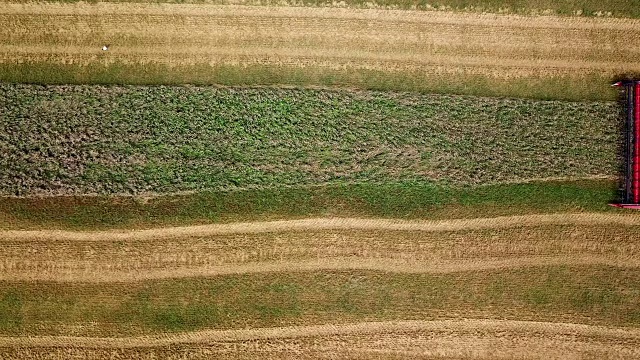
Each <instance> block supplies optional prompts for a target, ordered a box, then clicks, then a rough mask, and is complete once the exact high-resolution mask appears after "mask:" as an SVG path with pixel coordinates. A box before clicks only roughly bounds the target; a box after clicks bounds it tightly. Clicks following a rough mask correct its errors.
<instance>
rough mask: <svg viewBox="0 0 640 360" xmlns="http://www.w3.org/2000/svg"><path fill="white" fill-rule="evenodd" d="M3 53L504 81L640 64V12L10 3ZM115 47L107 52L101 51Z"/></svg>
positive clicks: (79, 60) (2, 56) (1, 34)
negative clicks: (591, 14) (615, 15)
mask: <svg viewBox="0 0 640 360" xmlns="http://www.w3.org/2000/svg"><path fill="white" fill-rule="evenodd" d="M0 21H1V22H2V23H3V24H6V26H4V27H3V28H2V29H0V39H2V40H1V41H0V62H4V63H20V62H24V61H51V62H52V63H58V64H60V63H64V64H69V63H71V64H89V63H93V62H95V61H100V62H103V63H105V64H109V63H114V62H119V63H124V64H138V63H140V64H145V63H150V62H155V63H162V64H167V65H171V66H182V65H193V64H204V63H207V64H210V65H224V64H228V65H238V66H249V65H256V64H258V65H260V64H262V65H287V66H294V67H322V68H328V69H370V70H384V71H394V72H397V71H400V72H402V71H417V70H418V71H423V72H425V73H432V74H440V75H446V74H450V75H454V74H458V75H462V74H469V75H487V76H491V77H496V78H512V77H522V76H542V77H546V76H560V75H580V74H582V73H584V72H590V73H591V72H597V73H600V74H609V75H615V74H619V73H622V72H630V71H640V67H638V62H637V61H636V59H637V58H638V55H640V44H638V43H634V42H633V41H630V39H635V38H640V22H638V20H632V19H603V18H560V17H551V16H540V17H526V16H515V15H493V14H492V15H490V14H461V13H449V12H441V11H437V12H424V11H395V10H375V9H339V8H288V7H260V6H216V5H204V4H201V5H196V4H183V5H176V4H113V3H111V4H109V3H98V4H91V5H89V4H83V3H76V4H35V3H34V4H3V8H2V9H0ZM104 43H108V44H111V46H112V47H111V49H110V50H109V51H108V52H103V51H102V50H101V49H100V48H101V46H102V44H104Z"/></svg>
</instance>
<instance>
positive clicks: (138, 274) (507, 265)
mask: <svg viewBox="0 0 640 360" xmlns="http://www.w3.org/2000/svg"><path fill="white" fill-rule="evenodd" d="M556 265H568V266H572V265H574V266H575V265H577V266H589V265H601V266H602V265H604V266H612V267H620V268H640V259H637V258H632V257H611V256H595V255H570V256H567V255H565V256H524V257H512V258H488V259H474V260H433V261H407V260H396V259H386V258H349V257H336V258H328V259H319V260H303V261H278V262H255V263H248V264H237V265H236V264H229V265H221V266H200V267H176V268H164V269H157V268H154V269H145V268H140V269H131V270H113V271H109V270H104V269H101V270H99V271H97V270H94V271H91V270H89V271H88V270H85V269H62V270H59V269H56V270H47V271H38V270H21V271H15V272H8V271H3V272H2V273H0V281H52V282H86V283H121V282H136V281H145V280H159V279H178V278H193V277H211V276H219V275H232V274H258V273H273V272H303V271H320V270H337V271H340V270H372V271H383V272H393V273H414V274H423V273H430V274H446V273H456V272H466V271H485V270H500V269H514V268H522V267H544V266H556Z"/></svg>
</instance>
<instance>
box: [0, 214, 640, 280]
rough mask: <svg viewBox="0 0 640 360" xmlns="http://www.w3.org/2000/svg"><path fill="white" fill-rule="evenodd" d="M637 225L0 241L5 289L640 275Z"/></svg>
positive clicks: (419, 226) (315, 222)
mask: <svg viewBox="0 0 640 360" xmlns="http://www.w3.org/2000/svg"><path fill="white" fill-rule="evenodd" d="M638 226H640V223H638V219H637V218H635V217H624V216H623V217H621V216H608V215H601V214H573V215H571V214H566V215H563V214H557V215H542V216H536V215H531V216H526V217H524V216H514V217H501V218H493V219H473V220H453V221H433V222H402V221H400V222H399V221H388V220H364V219H311V220H300V221H283V222H270V223H242V224H231V225H214V226H196V227H190V228H165V229H153V230H144V231H133V232H119V231H109V232H86V233H81V232H55V231H54V232H50V231H6V232H1V233H0V244H2V247H1V248H0V270H1V271H2V272H1V273H0V280H8V281H30V280H31V281H36V280H37V281H59V282H73V281H81V282H122V281H141V280H149V279H163V278H188V277H194V276H198V277H208V276H216V275H225V274H250V273H265V272H286V271H317V270H348V269H353V270H379V271H391V272H401V273H452V272H465V271H481V270H491V269H513V268H519V267H532V266H550V265H607V266H613V267H628V268H637V267H640V262H639V261H637V258H638V255H640V249H639V248H638V246H637V244H636V242H635V240H634V234H636V233H637V229H638ZM24 254H29V256H28V257H27V258H25V257H24Z"/></svg>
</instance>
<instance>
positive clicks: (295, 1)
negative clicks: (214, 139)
mask: <svg viewBox="0 0 640 360" xmlns="http://www.w3.org/2000/svg"><path fill="white" fill-rule="evenodd" d="M4 1H6V2H13V3H23V2H28V1H25V0H4ZM49 1H50V2H69V3H71V2H78V1H81V0H49ZM83 1H86V0H83ZM103 1H104V2H134V3H136V2H142V3H179V4H189V3H191V4H193V3H195V4H202V3H207V4H220V5H228V4H234V5H266V6H331V7H333V6H338V7H351V8H384V9H403V10H434V9H435V10H454V11H465V12H478V13H484V12H493V13H512V14H513V13H515V14H523V15H539V14H545V15H569V16H615V17H630V18H638V17H640V2H638V0H601V1H595V0H582V1H572V0H556V1H554V0H536V1H526V0H369V1H367V0H342V1H335V0H285V1H282V0H88V2H91V3H96V2H103Z"/></svg>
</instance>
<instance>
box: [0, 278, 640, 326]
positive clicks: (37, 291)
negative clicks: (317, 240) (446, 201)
mask: <svg viewBox="0 0 640 360" xmlns="http://www.w3.org/2000/svg"><path fill="white" fill-rule="evenodd" d="M638 276H640V273H639V271H638V269H629V268H612V267H600V266H592V267H584V266H578V267H569V266H553V267H539V268H535V267H533V268H523V269H515V270H502V271H478V272H463V273H454V274H444V275H430V274H393V273H380V272H373V271H324V272H308V273H274V274H252V275H228V276H217V277H212V278H196V279H181V280H154V281H144V282H137V283H128V284H74V283H43V282H34V283H15V282H0V334H1V335H45V334H50V335H69V331H70V330H69V329H78V331H80V332H79V333H77V334H78V335H83V336H120V335H137V334H143V333H159V332H167V331H168V332H171V331H191V330H199V329H208V328H219V329H224V328H255V327H272V326H289V325H309V324H313V323H319V324H322V323H340V322H355V321H372V320H394V319H402V320H408V319H421V320H428V319H435V318H441V317H447V315H446V314H452V313H455V314H458V316H464V317H469V318H474V317H478V318H496V317H497V318H500V319H514V320H536V321H553V322H577V323H587V324H599V325H610V326H638V325H640V310H639V309H638V306H637V304H638V301H640V297H639V295H638V294H640V283H639V282H638V281H637V279H638Z"/></svg>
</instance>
